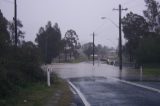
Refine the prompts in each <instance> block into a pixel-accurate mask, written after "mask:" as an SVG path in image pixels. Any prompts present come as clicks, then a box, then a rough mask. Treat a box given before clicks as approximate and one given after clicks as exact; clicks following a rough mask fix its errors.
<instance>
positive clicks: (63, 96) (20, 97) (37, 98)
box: [0, 79, 72, 106]
mask: <svg viewBox="0 0 160 106" xmlns="http://www.w3.org/2000/svg"><path fill="white" fill-rule="evenodd" d="M71 100H72V93H71V92H70V90H69V87H68V85H67V84H66V82H65V81H63V80H61V79H58V80H56V82H54V84H53V85H51V87H47V85H46V84H44V83H36V84H35V83H34V84H31V85H30V86H29V87H27V88H24V89H21V90H20V91H19V93H18V94H16V95H14V96H12V97H10V98H7V99H6V100H0V104H1V105H0V106H70V103H71ZM2 104H3V105H2Z"/></svg>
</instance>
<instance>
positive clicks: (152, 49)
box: [136, 33, 160, 64]
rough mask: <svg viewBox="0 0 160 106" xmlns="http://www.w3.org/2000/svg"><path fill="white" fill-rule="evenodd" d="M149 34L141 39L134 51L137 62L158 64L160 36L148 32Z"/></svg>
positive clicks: (159, 59) (159, 61)
mask: <svg viewBox="0 0 160 106" xmlns="http://www.w3.org/2000/svg"><path fill="white" fill-rule="evenodd" d="M149 34H150V36H147V37H146V38H144V39H142V40H141V42H140V44H139V48H138V49H137V51H136V55H137V62H138V63H139V64H152V63H156V64H157V63H158V64H160V36H159V35H157V34H155V33H149Z"/></svg>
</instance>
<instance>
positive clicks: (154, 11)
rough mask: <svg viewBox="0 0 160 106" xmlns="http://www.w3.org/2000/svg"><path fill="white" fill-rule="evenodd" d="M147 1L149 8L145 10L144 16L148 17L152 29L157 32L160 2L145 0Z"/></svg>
mask: <svg viewBox="0 0 160 106" xmlns="http://www.w3.org/2000/svg"><path fill="white" fill-rule="evenodd" d="M144 1H145V3H146V7H147V9H146V10H144V11H143V13H144V16H145V17H146V19H147V22H148V24H149V28H150V31H154V32H156V31H157V29H156V26H157V25H158V24H157V22H156V18H157V16H159V17H160V4H159V3H158V2H157V1H156V0H144Z"/></svg>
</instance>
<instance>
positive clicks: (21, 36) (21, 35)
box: [9, 20, 25, 45]
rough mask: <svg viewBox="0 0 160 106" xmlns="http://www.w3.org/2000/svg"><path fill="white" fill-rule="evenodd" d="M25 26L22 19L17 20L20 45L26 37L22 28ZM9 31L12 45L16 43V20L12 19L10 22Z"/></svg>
mask: <svg viewBox="0 0 160 106" xmlns="http://www.w3.org/2000/svg"><path fill="white" fill-rule="evenodd" d="M22 28H23V24H22V22H21V21H20V20H17V35H18V36H17V37H18V45H20V44H21V43H22V40H23V39H24V34H25V33H24V32H23V31H22V30H21V29H22ZM9 33H10V40H11V43H12V45H14V44H15V22H14V21H11V22H9Z"/></svg>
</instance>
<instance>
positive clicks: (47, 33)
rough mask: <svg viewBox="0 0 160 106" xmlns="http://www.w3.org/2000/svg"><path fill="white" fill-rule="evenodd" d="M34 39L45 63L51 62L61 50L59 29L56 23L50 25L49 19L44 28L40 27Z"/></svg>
mask: <svg viewBox="0 0 160 106" xmlns="http://www.w3.org/2000/svg"><path fill="white" fill-rule="evenodd" d="M35 41H36V42H37V43H38V47H39V48H40V50H41V53H42V55H43V60H44V61H45V63H51V61H52V59H53V58H55V57H57V56H58V55H59V52H60V50H61V46H59V45H61V31H60V29H59V27H58V24H57V23H56V24H55V25H54V26H52V24H51V22H50V21H49V22H48V24H47V25H46V27H45V28H43V27H41V28H40V30H39V33H38V34H37V38H36V39H35Z"/></svg>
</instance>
